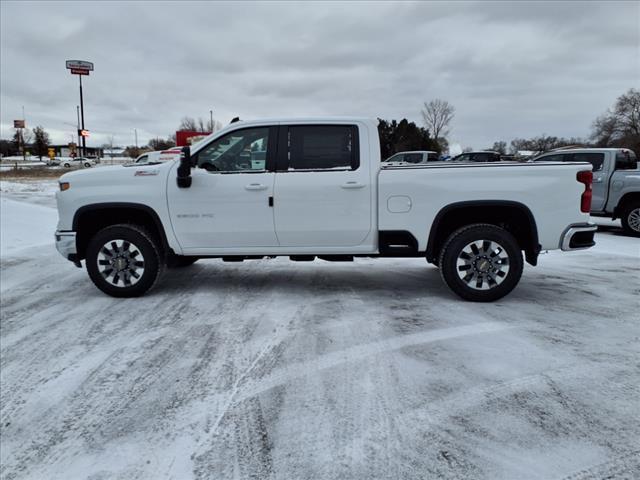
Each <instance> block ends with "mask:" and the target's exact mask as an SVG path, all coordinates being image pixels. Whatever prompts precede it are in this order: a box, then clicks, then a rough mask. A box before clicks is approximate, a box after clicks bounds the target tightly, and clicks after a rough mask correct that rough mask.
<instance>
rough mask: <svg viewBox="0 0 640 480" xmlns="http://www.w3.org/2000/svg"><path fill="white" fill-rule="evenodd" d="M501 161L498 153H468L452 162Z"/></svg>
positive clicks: (451, 160)
mask: <svg viewBox="0 0 640 480" xmlns="http://www.w3.org/2000/svg"><path fill="white" fill-rule="evenodd" d="M500 160H501V158H500V154H499V153H498V152H466V153H461V154H460V155H456V156H455V157H453V158H452V159H450V160H449V161H450V162H499V161H500Z"/></svg>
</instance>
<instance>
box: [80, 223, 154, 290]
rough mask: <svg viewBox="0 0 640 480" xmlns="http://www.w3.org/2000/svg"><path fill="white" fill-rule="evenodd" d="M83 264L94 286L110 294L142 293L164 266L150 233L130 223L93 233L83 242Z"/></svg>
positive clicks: (151, 284) (150, 286)
mask: <svg viewBox="0 0 640 480" xmlns="http://www.w3.org/2000/svg"><path fill="white" fill-rule="evenodd" d="M118 244H121V245H120V246H119V245H118ZM127 244H128V245H127ZM140 259H141V260H140ZM105 262H109V263H105ZM99 263H100V264H99ZM86 264H87V272H88V273H89V277H90V278H91V280H92V281H93V283H94V284H95V285H96V287H98V288H99V289H100V290H102V291H103V292H104V293H106V294H107V295H111V296H112V297H139V296H140V295H143V294H144V293H146V292H147V291H148V290H150V289H151V288H152V287H153V286H154V285H155V284H156V282H157V281H158V279H159V278H160V276H161V274H162V270H163V267H164V262H163V261H162V254H161V250H160V247H159V246H158V245H157V243H156V241H155V240H154V238H153V236H152V235H150V234H149V233H148V232H147V231H146V230H145V229H144V228H142V227H140V226H138V225H130V224H119V225H111V226H109V227H105V228H103V229H102V230H100V231H99V232H98V233H96V234H95V235H94V236H93V238H92V239H91V240H90V241H89V245H88V246H87V258H86ZM136 275H137V276H136ZM127 280H128V281H127ZM114 281H115V283H114Z"/></svg>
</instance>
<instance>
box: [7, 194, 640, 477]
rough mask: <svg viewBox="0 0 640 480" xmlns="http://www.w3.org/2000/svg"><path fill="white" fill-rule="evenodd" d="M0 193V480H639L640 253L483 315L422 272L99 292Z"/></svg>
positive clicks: (253, 273)
mask: <svg viewBox="0 0 640 480" xmlns="http://www.w3.org/2000/svg"><path fill="white" fill-rule="evenodd" d="M54 189H55V182H48V183H47V182H45V183H40V184H36V185H35V186H34V185H31V184H28V183H24V184H20V185H17V184H13V183H9V182H3V183H2V184H0V190H2V193H1V200H2V203H1V204H0V206H1V212H0V218H1V221H2V223H1V229H2V255H1V257H2V258H1V269H0V277H1V278H0V295H1V300H2V310H1V317H0V318H1V320H0V321H1V323H0V327H1V329H0V334H1V335H0V351H1V356H0V367H1V368H0V381H1V384H0V387H1V390H0V395H1V397H0V398H1V415H0V422H1V423H0V428H1V432H2V438H1V441H2V445H1V447H2V448H0V463H1V467H0V477H1V478H2V479H7V480H9V479H22V478H30V479H43V478H47V479H65V480H66V479H76V478H77V479H80V478H82V479H84V478H92V479H111V478H121V479H133V478H139V479H165V478H166V479H169V478H173V479H189V478H198V479H200V478H202V479H204V478H207V479H208V478H211V479H226V478H259V479H262V478H277V479H325V478H327V479H353V478H357V479H373V478H376V479H377V478H380V479H391V478H393V479H430V478H434V479H435V478H445V479H448V478H451V479H453V478H455V479H466V478H469V479H529V478H532V479H533V478H535V479H545V480H546V479H569V478H570V479H573V480H577V479H603V478H610V479H623V478H625V479H631V478H640V446H639V442H638V439H639V438H640V400H639V398H640V370H639V368H638V364H639V363H640V313H639V312H640V300H639V299H640V295H639V293H640V240H638V239H633V238H628V237H625V236H622V235H621V234H620V232H619V229H618V226H617V225H616V224H615V222H609V221H606V220H604V221H602V220H598V222H599V223H601V224H602V225H603V230H604V231H603V232H602V233H598V235H597V238H596V240H597V242H598V245H597V246H596V247H595V248H593V249H591V250H587V251H582V252H572V253H559V252H551V253H549V254H548V255H542V256H541V257H540V262H539V265H538V267H536V268H533V267H529V266H527V267H526V268H525V273H524V276H523V278H522V281H521V283H520V285H519V286H518V287H517V288H516V290H515V291H514V292H513V293H511V294H510V295H509V296H508V297H506V298H505V299H503V300H501V301H499V302H496V303H492V304H472V303H467V302H463V301H460V300H459V299H457V298H456V297H455V296H453V294H451V293H450V292H449V291H448V289H447V288H446V287H445V286H444V285H443V283H442V282H441V280H440V276H439V273H438V270H437V269H435V268H434V267H432V266H429V265H428V264H426V262H424V261H421V260H419V259H384V260H373V259H371V260H367V259H363V260H358V261H356V262H355V263H352V264H340V263H326V262H320V261H317V262H313V263H293V262H289V261H287V260H281V259H276V260H264V261H250V262H245V263H242V264H225V263H222V262H220V261H216V260H209V261H200V262H198V263H197V264H195V265H194V266H193V267H189V268H187V269H183V270H172V271H170V272H169V274H168V275H167V276H166V278H165V279H164V280H163V281H162V282H161V283H160V284H159V285H158V286H157V288H156V289H154V290H153V291H152V292H151V293H150V294H149V295H147V296H146V297H143V298H140V299H126V300H117V299H113V298H110V297H107V296H105V295H103V294H102V293H100V292H99V291H98V290H97V289H96V288H95V287H94V286H93V285H92V284H91V282H90V281H89V279H88V277H87V275H86V273H85V272H84V271H83V270H79V269H77V268H75V267H74V266H73V265H72V264H71V263H70V262H67V261H65V260H63V259H62V258H61V257H60V256H59V255H58V254H57V252H56V251H55V248H54V246H53V244H52V230H53V229H54V228H55V222H56V212H55V210H54V202H53V200H52V198H53V197H52V192H53V190H54Z"/></svg>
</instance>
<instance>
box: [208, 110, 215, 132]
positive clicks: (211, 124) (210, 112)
mask: <svg viewBox="0 0 640 480" xmlns="http://www.w3.org/2000/svg"><path fill="white" fill-rule="evenodd" d="M209 115H210V116H211V123H210V124H209V128H210V129H211V132H210V133H213V131H214V130H215V129H214V128H213V110H209Z"/></svg>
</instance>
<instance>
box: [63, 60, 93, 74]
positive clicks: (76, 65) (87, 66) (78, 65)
mask: <svg viewBox="0 0 640 480" xmlns="http://www.w3.org/2000/svg"><path fill="white" fill-rule="evenodd" d="M66 65H67V69H68V70H72V69H78V70H89V71H92V72H93V63H91V62H86V61H84V60H67V62H66Z"/></svg>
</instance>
